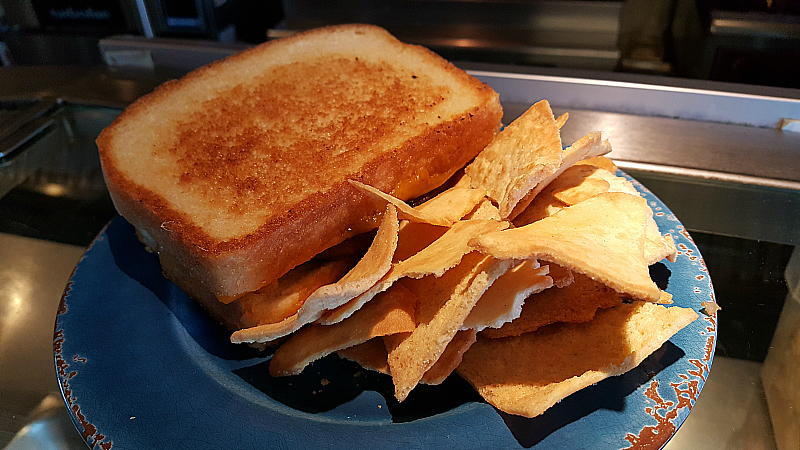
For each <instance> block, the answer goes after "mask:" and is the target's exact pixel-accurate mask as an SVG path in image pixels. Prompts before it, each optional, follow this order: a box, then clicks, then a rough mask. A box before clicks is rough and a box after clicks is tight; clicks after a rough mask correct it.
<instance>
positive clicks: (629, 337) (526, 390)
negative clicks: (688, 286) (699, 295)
mask: <svg viewBox="0 0 800 450" xmlns="http://www.w3.org/2000/svg"><path fill="white" fill-rule="evenodd" d="M697 317H698V316H697V313H695V312H694V311H693V310H691V309H689V308H678V307H670V308H666V307H663V306H661V305H655V304H652V303H646V302H634V303H630V304H622V305H619V306H617V307H614V308H609V309H606V310H602V311H600V312H598V314H597V317H595V319H594V320H592V321H589V322H585V323H580V324H557V325H551V326H549V327H546V328H542V329H540V330H538V331H535V332H533V333H526V334H523V335H520V336H515V337H510V338H504V339H485V338H479V339H478V341H477V342H476V343H475V344H473V345H472V347H470V349H469V350H468V351H467V353H466V354H464V357H463V360H462V362H461V365H460V366H459V367H458V369H457V372H458V374H459V375H461V376H462V377H463V378H464V379H466V380H467V381H468V382H469V383H470V384H471V385H472V386H473V387H474V388H475V389H476V390H477V391H478V392H479V393H480V394H481V396H482V397H483V398H484V399H486V401H487V402H489V403H490V404H491V405H493V406H494V407H496V408H497V409H499V410H501V411H504V412H506V413H509V414H518V415H521V416H524V417H535V416H538V415H540V414H542V413H543V412H544V411H546V410H547V409H548V408H550V407H551V406H553V405H554V404H556V403H557V402H559V401H560V400H561V399H563V398H565V397H567V396H568V395H570V394H572V393H574V392H576V391H578V390H580V389H583V388H584V387H587V386H590V385H592V384H594V383H597V382H599V381H601V380H603V379H605V378H608V377H611V376H615V375H620V374H622V373H625V372H627V371H629V370H631V369H633V368H635V367H636V366H638V365H639V364H640V363H641V362H642V361H643V360H644V359H645V358H646V357H647V356H648V355H650V354H651V353H653V352H654V351H656V350H658V349H659V348H660V347H661V346H662V345H663V344H664V343H665V342H666V341H667V340H669V338H670V337H672V336H673V335H674V334H675V333H677V332H678V331H680V330H681V329H682V328H683V327H685V326H686V325H688V324H690V323H691V322H692V321H694V320H695V319H696V318H697ZM587 342H591V343H592V345H586V343H587Z"/></svg>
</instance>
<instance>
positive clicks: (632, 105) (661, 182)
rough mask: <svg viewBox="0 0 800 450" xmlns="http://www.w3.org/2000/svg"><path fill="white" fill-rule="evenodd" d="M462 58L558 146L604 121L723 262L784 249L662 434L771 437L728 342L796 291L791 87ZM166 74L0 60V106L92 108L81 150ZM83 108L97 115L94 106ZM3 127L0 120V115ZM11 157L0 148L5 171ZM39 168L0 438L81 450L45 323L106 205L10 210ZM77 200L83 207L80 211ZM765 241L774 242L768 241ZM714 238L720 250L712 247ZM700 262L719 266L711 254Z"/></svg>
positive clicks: (755, 365) (756, 360)
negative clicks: (770, 293)
mask: <svg viewBox="0 0 800 450" xmlns="http://www.w3.org/2000/svg"><path fill="white" fill-rule="evenodd" d="M468 68H471V69H473V73H474V74H475V75H476V76H478V77H479V78H481V79H483V80H484V81H486V82H487V83H489V84H490V85H492V86H493V87H494V88H495V89H496V90H498V92H500V93H501V99H502V101H503V103H504V107H505V110H506V118H505V121H506V122H508V121H510V120H511V119H513V118H514V117H516V116H517V115H519V114H520V113H522V112H523V111H524V109H525V108H526V107H527V106H528V105H530V104H531V103H533V102H534V101H536V100H539V99H540V98H548V99H549V100H550V101H551V102H552V103H553V105H554V107H555V109H556V110H557V111H558V112H561V111H569V112H570V119H569V121H568V122H567V125H566V126H565V128H564V129H563V139H564V141H565V143H569V142H571V141H574V140H575V139H577V138H578V137H580V136H582V135H583V134H585V133H586V132H588V131H593V130H602V131H604V132H605V133H606V136H607V137H608V138H609V139H610V140H611V143H612V145H613V147H614V149H615V150H614V152H613V153H612V155H611V156H612V157H613V158H615V160H616V161H617V163H618V164H619V165H620V166H621V167H622V168H623V169H625V170H626V171H628V172H629V173H631V174H632V175H634V176H635V177H637V178H638V179H639V180H640V181H642V182H643V183H644V184H645V186H648V187H649V188H650V189H651V190H652V191H653V192H654V193H656V195H658V196H659V197H661V199H662V200H664V202H665V203H666V204H667V205H669V206H670V208H672V209H673V210H674V212H675V213H676V215H677V216H678V217H679V218H680V219H681V220H682V222H683V223H684V224H685V225H686V226H687V228H689V229H690V231H691V232H692V233H693V234H694V233H695V232H697V233H698V238H700V237H703V236H706V235H708V237H703V239H704V240H705V241H704V242H709V243H711V244H714V245H717V244H716V243H717V242H719V239H723V240H724V239H732V241H724V242H726V243H727V244H726V245H727V247H725V248H726V250H725V251H728V250H729V251H731V252H734V253H731V254H730V255H732V256H724V255H723V256H716V258H717V260H718V261H722V262H723V263H726V264H729V265H731V266H736V264H735V262H736V261H738V260H739V259H740V258H741V256H740V255H739V254H738V253H735V251H737V250H736V247H737V246H739V245H741V244H742V243H752V245H754V246H755V247H754V248H756V249H757V250H755V251H750V253H754V252H755V253H759V252H760V253H764V254H778V255H779V256H780V257H776V258H777V259H778V260H779V261H777V262H772V261H770V260H769V258H767V257H766V256H765V257H764V258H762V260H759V261H760V262H759V263H756V265H758V266H759V267H756V268H755V271H756V272H758V270H759V269H761V271H762V272H765V273H767V272H768V273H767V275H765V276H764V277H767V278H770V281H771V282H772V281H775V280H777V281H776V283H777V284H780V285H781V286H780V287H781V288H782V289H783V290H780V289H778V290H777V291H776V292H777V294H775V295H774V297H779V298H778V300H774V299H773V300H772V301H773V303H775V302H777V303H775V305H776V306H774V307H772V309H777V312H775V313H774V314H773V315H774V316H775V318H774V319H775V320H772V319H770V320H772V321H770V320H765V319H764V320H762V319H761V318H760V317H762V316H758V315H755V314H752V311H754V310H758V308H759V306H758V305H763V304H765V303H768V301H767V300H765V299H761V298H759V299H757V300H756V299H752V298H750V299H746V300H741V299H736V300H730V302H731V304H730V305H728V304H724V303H725V302H726V301H728V300H726V299H722V298H720V299H718V301H720V303H723V311H731V313H732V314H733V313H735V312H736V311H737V310H741V311H744V313H743V315H744V316H747V315H748V312H749V313H751V314H749V315H750V316H753V317H752V318H751V320H749V321H748V320H742V321H740V322H736V326H731V327H730V328H729V329H728V331H726V329H725V326H726V324H725V323H724V322H721V323H720V339H721V341H720V342H721V343H722V344H724V345H722V346H718V353H717V356H716V357H715V360H714V364H713V368H712V370H711V375H710V377H709V379H708V381H707V384H706V387H705V389H704V391H703V394H702V395H701V396H700V399H699V400H698V402H697V404H696V405H695V408H694V410H693V412H692V414H691V415H690V416H689V419H688V420H687V422H686V424H685V425H684V426H683V427H682V428H681V429H680V430H679V432H678V434H677V435H676V436H675V438H674V439H673V440H672V441H671V442H670V443H669V444H668V448H669V449H671V450H674V449H681V448H698V447H699V446H700V445H706V446H708V447H710V448H739V447H741V448H776V444H775V440H774V438H773V434H772V423H771V421H770V418H769V414H768V404H767V401H766V397H765V394H764V391H763V387H762V384H761V371H762V367H763V361H764V355H761V354H759V355H755V356H753V355H750V354H748V355H745V356H742V355H741V354H737V353H736V349H735V347H737V346H738V345H742V346H751V345H752V344H753V343H754V342H755V340H757V339H761V340H762V341H763V340H766V346H767V347H768V346H769V345H770V341H771V338H772V331H773V330H774V329H775V328H776V322H777V316H778V315H780V312H781V307H782V305H783V299H784V297H782V296H781V295H783V296H787V298H789V300H788V301H789V302H791V295H790V294H789V293H787V289H786V281H785V280H784V277H783V276H782V274H780V273H777V272H782V271H783V270H784V269H785V268H787V267H789V266H788V265H787V259H788V256H787V255H790V254H791V252H792V250H793V247H794V246H796V245H798V243H800V228H798V227H797V226H796V224H797V223H800V133H792V132H788V131H781V130H779V129H778V128H777V123H778V121H779V119H780V118H794V119H800V92H797V91H792V90H780V89H776V90H769V89H761V88H747V87H742V86H734V85H708V84H700V85H698V84H697V83H689V82H687V83H688V84H687V85H680V80H666V81H664V80H661V81H664V83H662V84H658V81H659V80H660V79H655V78H647V77H644V78H637V79H634V80H632V79H629V78H626V79H622V80H619V79H617V80H609V79H599V78H597V79H595V78H588V77H586V76H585V75H586V74H576V73H569V74H568V75H571V76H567V77H565V76H563V73H562V74H559V73H554V72H552V71H547V70H541V71H538V72H537V73H520V72H521V70H519V69H517V68H509V70H507V71H500V72H498V71H497V70H494V69H493V70H487V69H486V68H475V67H468ZM169 76H170V75H169V74H166V75H165V74H159V75H154V74H148V73H141V72H139V73H123V72H119V71H114V70H108V69H100V68H98V69H92V70H88V71H82V70H67V71H66V72H60V73H54V72H53V71H52V70H48V69H46V68H22V69H13V70H12V69H0V86H3V87H4V89H3V92H2V93H0V102H2V101H10V100H19V99H28V100H29V99H38V98H44V97H48V98H57V99H59V100H60V102H61V104H62V105H63V106H65V107H74V106H75V105H78V106H79V110H80V111H84V112H86V111H89V112H87V113H86V114H77V115H76V114H73V113H71V112H67V113H64V114H66V115H65V116H64V117H62V118H61V119H60V120H61V121H60V122H59V124H58V125H57V128H59V127H65V126H66V127H68V128H70V130H71V131H70V132H69V133H67V134H66V135H65V136H66V138H65V139H66V140H63V139H64V138H63V136H62V138H61V139H62V140H60V141H58V142H62V143H63V142H66V143H67V147H69V148H70V149H71V150H70V151H71V152H89V153H91V151H92V149H93V147H91V145H88V146H87V145H79V144H76V142H77V141H84V143H86V142H89V143H91V140H92V139H93V137H91V135H92V133H96V132H98V131H99V129H98V128H97V127H99V126H100V124H101V122H103V121H110V120H111V119H112V118H113V116H114V114H115V112H116V111H118V109H116V108H121V107H123V106H124V105H126V104H128V103H130V102H131V101H133V100H134V99H135V98H137V97H138V96H140V95H142V94H144V93H146V92H148V91H149V90H151V89H152V88H153V87H154V86H156V85H157V84H158V83H160V82H161V81H163V80H164V79H165V78H169ZM606 78H607V76H606ZM10 93H11V94H10ZM70 105H71V106H70ZM92 105H94V106H97V107H100V108H101V109H102V111H101V112H100V113H98V114H94V113H90V112H91V111H92V108H93V107H94V106H92ZM86 106H90V107H89V108H88V109H85V108H86ZM109 108H111V109H109ZM92 120H94V122H92ZM3 123H4V122H3V119H2V117H0V126H1V125H2V124H3ZM87 123H91V124H90V125H88V126H87V125H86V124H87ZM76 130H77V131H76ZM36 142H44V141H31V145H35V143H36ZM87 149H88V150H87ZM9 161H10V159H8V158H7V159H3V160H0V170H3V169H4V168H5V167H7V166H8V162H9ZM87 161H88V160H87ZM87 164H90V163H89V162H87ZM32 173H33V172H32ZM36 173H38V174H39V175H35V176H33V178H29V179H28V180H27V181H26V182H25V183H27V184H24V185H22V186H17V187H14V188H13V189H12V190H11V191H10V193H9V194H8V195H7V196H6V197H4V198H2V199H0V219H1V218H3V217H5V219H6V220H5V222H3V224H2V225H3V227H4V228H3V229H0V446H4V445H9V448H17V449H19V448H42V447H43V443H44V442H45V441H42V440H40V439H49V440H50V441H48V442H49V443H50V444H52V443H53V442H55V443H56V444H57V445H61V446H62V448H71V447H74V448H80V447H82V446H83V443H82V440H81V438H80V436H79V435H78V433H77V432H76V431H75V430H74V429H72V428H71V424H70V423H69V420H68V419H67V417H68V416H67V413H66V410H65V409H64V407H63V403H62V402H61V401H60V398H59V396H58V386H57V384H56V379H55V376H54V375H55V371H54V367H53V353H52V332H53V323H54V319H55V315H56V308H57V305H58V302H59V298H60V296H61V293H62V291H63V288H64V286H65V284H66V281H67V279H68V277H69V275H70V273H71V271H72V268H73V267H74V265H75V263H76V262H77V261H78V259H79V258H80V255H81V253H82V251H83V247H84V246H85V245H86V244H87V243H88V240H87V236H91V235H92V234H93V233H96V232H97V230H99V227H100V226H102V222H103V220H105V219H104V218H105V214H111V213H113V212H111V213H109V212H108V211H105V212H103V213H98V212H97V210H98V209H97V208H98V206H97V205H105V206H107V203H103V200H98V199H97V198H94V200H88V201H87V200H86V199H85V198H84V199H83V200H80V199H79V200H75V199H74V198H73V201H75V203H70V205H72V206H73V207H72V208H67V210H65V211H61V212H60V213H61V214H64V216H58V215H57V214H56V213H55V212H52V211H51V212H47V211H45V212H43V213H41V214H40V215H41V216H42V217H43V218H44V219H43V220H42V221H43V222H46V221H47V219H48V217H49V218H50V222H56V226H55V227H52V223H51V224H50V228H48V227H47V226H44V225H42V224H41V223H40V222H36V220H34V219H35V218H36V217H37V216H36V214H35V213H34V212H30V211H28V210H26V209H23V208H24V207H23V206H20V205H24V201H26V199H27V198H28V197H26V196H30V195H34V194H35V195H39V197H35V198H37V199H42V198H44V197H42V196H41V195H45V194H46V192H45V191H46V190H41V189H39V190H38V191H37V189H38V188H37V186H38V187H42V186H43V184H44V183H52V184H54V185H59V184H65V183H68V181H65V180H60V181H59V180H57V179H54V178H52V177H50V178H48V177H47V176H46V174H42V173H41V170H39V172H36ZM95 175H96V174H95ZM84 178H91V176H84ZM75 186H78V187H80V186H79V184H76V185H74V186H73V187H75ZM82 186H83V187H84V188H86V186H87V185H82ZM43 192H44V193H43ZM62 192H63V191H62ZM53 193H56V192H55V191H53ZM87 202H88V203H87ZM93 202H94V203H93ZM75 205H83V206H82V207H87V206H86V205H89V207H87V208H88V209H85V210H82V211H80V212H76V209H75V207H74V206H75ZM101 209H102V208H101ZM90 210H91V211H94V213H93V214H94V216H93V217H91V216H90V213H89V211H90ZM20 211H28V212H25V213H24V214H23V213H22V212H20ZM48 211H49V210H48ZM3 214H5V216H4V215H3ZM21 214H22V215H21ZM23 215H24V217H23ZM64 217H67V219H65V218H64ZM9 223H10V224H9ZM31 223H34V225H30V224H31ZM67 223H73V224H76V225H75V226H76V230H77V229H78V228H82V229H81V230H80V231H75V232H74V233H66V234H65V233H61V234H59V233H58V232H57V231H58V229H59V228H65V227H64V226H59V225H62V224H67ZM61 231H64V230H61ZM761 241H766V242H768V243H769V245H774V247H767V250H763V249H762V247H760V246H762V245H765V244H762V242H761ZM64 242H71V243H72V244H73V245H70V244H65V243H64ZM74 244H77V245H74ZM711 244H709V245H711ZM748 245H751V244H748ZM708 248H709V251H710V252H711V251H717V250H715V249H716V248H717V247H714V246H713V245H712V246H710V247H708ZM748 248H749V247H748ZM759 249H762V250H759ZM773 249H777V251H773ZM701 250H703V249H702V248H701ZM703 251H704V254H705V250H703ZM781 255H782V256H781ZM708 256H709V258H708V259H709V263H710V262H711V261H714V254H711V253H710V254H709V255H708ZM767 256H769V255H767ZM795 260H797V258H795ZM742 261H744V259H742ZM748 264H749V263H748ZM709 267H710V270H712V269H713V268H712V267H711V264H709ZM765 267H766V269H765ZM739 269H741V270H745V269H746V270H748V272H747V273H751V272H753V270H751V268H747V267H744V268H736V269H735V270H733V272H732V273H734V275H735V274H736V273H739V272H736V270H739ZM714 270H716V269H713V270H712V271H711V274H712V279H714V280H717V279H719V280H720V282H722V280H723V279H724V280H726V281H725V282H726V283H727V282H728V281H727V280H729V279H731V280H733V279H734V278H736V277H735V276H732V277H728V276H727V275H726V276H722V277H719V278H716V277H715V272H714ZM728 272H731V270H728ZM764 277H762V278H764ZM773 278H774V280H773ZM733 282H734V281H731V283H733ZM745 282H749V281H748V280H745ZM715 285H717V282H715ZM732 286H733V285H732ZM718 287H719V286H718ZM718 297H719V295H718ZM734 301H735V302H738V303H735V304H734ZM748 302H751V303H748ZM740 303H742V304H740ZM768 312H769V314H772V313H773V311H772V310H770V311H768ZM769 314H767V316H769ZM769 317H772V316H769ZM745 319H747V318H745ZM87 326H91V324H87ZM740 328H741V329H740ZM759 328H760V329H763V330H761V331H760V334H759V335H758V336H756V334H753V333H755V332H754V331H753V330H754V329H759ZM726 332H727V333H729V336H731V335H733V334H736V336H732V338H731V340H730V342H729V343H724V342H722V339H723V337H724V334H725V333H726ZM761 335H763V336H761ZM737 339H738V341H737ZM765 352H766V350H765Z"/></svg>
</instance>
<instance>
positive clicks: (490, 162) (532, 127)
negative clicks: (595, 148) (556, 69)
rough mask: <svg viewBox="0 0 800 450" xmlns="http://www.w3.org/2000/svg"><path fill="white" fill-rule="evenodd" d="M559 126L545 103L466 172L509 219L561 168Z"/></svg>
mask: <svg viewBox="0 0 800 450" xmlns="http://www.w3.org/2000/svg"><path fill="white" fill-rule="evenodd" d="M562 159H563V150H562V148H561V136H560V134H559V130H558V125H557V124H556V120H555V118H554V117H553V111H552V110H551V109H550V104H549V103H548V102H547V101H546V100H542V101H540V102H538V103H536V104H535V105H533V106H532V107H531V108H530V109H528V111H526V112H525V113H523V114H522V115H521V116H520V117H519V118H518V119H516V120H515V121H513V122H512V123H511V124H509V125H508V126H507V127H506V128H505V129H503V131H501V132H500V133H499V134H498V135H497V136H496V137H495V138H494V140H493V141H492V142H491V143H489V145H488V146H487V147H486V148H485V149H483V151H482V152H481V153H480V154H478V156H477V157H476V158H475V160H474V161H473V162H472V163H470V165H469V166H467V168H466V169H465V171H466V173H467V175H469V176H470V178H471V180H472V187H473V188H481V189H485V190H486V192H487V195H488V196H489V197H490V198H491V199H492V200H494V201H495V202H496V203H497V205H498V208H499V210H500V217H503V218H505V217H508V216H509V214H510V213H511V211H512V210H513V209H514V208H515V206H516V205H517V203H518V202H519V201H520V200H521V199H522V198H523V197H525V196H526V194H528V192H530V191H531V190H532V189H533V188H534V187H536V186H537V185H538V184H539V183H540V182H541V181H542V180H544V179H546V178H548V177H549V176H551V175H552V174H554V173H556V171H557V170H558V168H559V167H560V166H561V160H562Z"/></svg>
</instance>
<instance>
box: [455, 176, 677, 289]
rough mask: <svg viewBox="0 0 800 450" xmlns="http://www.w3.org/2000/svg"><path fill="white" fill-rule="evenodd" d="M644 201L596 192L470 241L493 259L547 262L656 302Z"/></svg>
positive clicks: (632, 197)
mask: <svg viewBox="0 0 800 450" xmlns="http://www.w3.org/2000/svg"><path fill="white" fill-rule="evenodd" d="M649 214H651V210H650V208H649V207H648V206H647V202H646V201H645V200H644V199H643V198H641V197H639V196H634V195H630V194H624V193H619V192H612V193H605V194H600V195H597V196H594V197H592V198H590V199H588V200H586V201H583V202H581V203H578V204H577V205H574V206H570V207H568V208H564V209H562V210H560V211H559V212H557V213H556V214H554V215H552V216H550V217H547V218H544V219H542V220H540V221H538V222H534V223H532V224H530V225H525V226H524V227H520V228H513V229H509V230H504V231H499V232H496V233H489V234H486V235H483V236H479V237H477V238H475V239H474V240H473V241H472V242H471V245H473V246H474V247H475V248H476V249H478V250H480V251H481V252H484V253H486V254H488V255H492V256H494V257H496V258H511V259H530V258H536V259H539V260H545V261H551V262H554V263H556V264H559V265H561V266H564V267H566V268H568V269H570V270H573V271H575V272H578V273H583V274H585V275H587V276H589V277H590V278H592V279H594V280H597V281H599V282H601V283H604V284H606V285H608V286H610V287H611V288H612V289H614V290H615V291H617V292H620V293H623V294H627V295H629V296H631V297H633V298H635V299H639V300H646V301H651V302H656V301H658V299H659V297H660V295H661V290H660V289H659V288H658V286H656V284H655V283H654V282H653V280H651V279H650V272H649V270H648V265H647V263H646V261H645V259H644V239H645V222H646V220H647V218H648V216H649Z"/></svg>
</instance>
